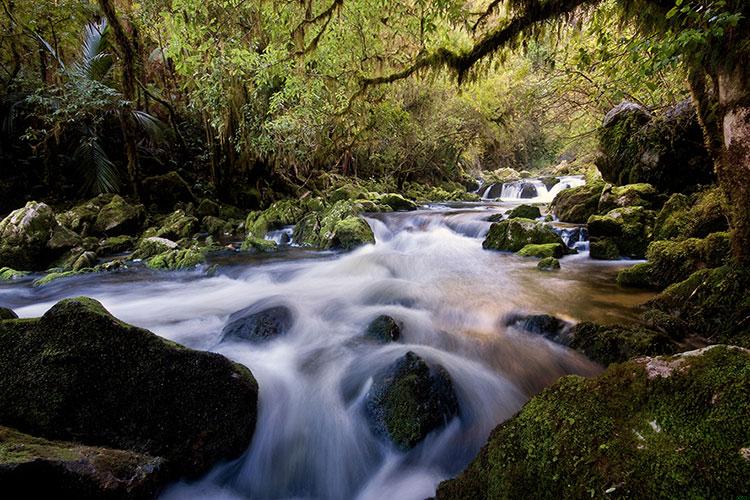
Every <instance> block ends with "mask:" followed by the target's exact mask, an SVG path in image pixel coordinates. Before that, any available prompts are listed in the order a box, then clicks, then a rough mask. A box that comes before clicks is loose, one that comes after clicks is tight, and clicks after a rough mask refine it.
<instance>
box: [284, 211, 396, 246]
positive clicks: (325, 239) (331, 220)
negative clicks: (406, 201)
mask: <svg viewBox="0 0 750 500" xmlns="http://www.w3.org/2000/svg"><path fill="white" fill-rule="evenodd" d="M388 210H390V207H388ZM377 211H383V207H382V206H381V205H379V204H378V203H375V202H371V201H366V200H358V201H356V202H353V201H351V200H342V201H338V202H336V203H334V204H333V205H331V206H328V207H325V208H321V209H320V210H313V211H311V212H308V213H307V215H305V216H304V217H303V218H302V219H301V220H300V221H299V222H298V223H297V225H296V226H294V241H295V242H296V243H298V244H300V245H304V246H311V247H317V248H325V249H345V250H349V249H352V248H354V247H356V246H360V245H364V244H367V243H375V236H374V234H373V233H372V229H370V226H369V225H368V224H367V222H365V221H364V220H363V219H361V218H360V214H361V213H363V212H377Z"/></svg>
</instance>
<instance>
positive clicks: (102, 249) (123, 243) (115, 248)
mask: <svg viewBox="0 0 750 500" xmlns="http://www.w3.org/2000/svg"><path fill="white" fill-rule="evenodd" d="M134 245H135V238H133V237H132V236H127V235H122V236H111V237H109V238H105V239H104V240H102V242H101V243H100V244H99V248H98V251H97V253H98V254H99V255H102V256H107V255H113V254H118V253H122V252H125V251H128V250H130V249H132V248H133V246H134Z"/></svg>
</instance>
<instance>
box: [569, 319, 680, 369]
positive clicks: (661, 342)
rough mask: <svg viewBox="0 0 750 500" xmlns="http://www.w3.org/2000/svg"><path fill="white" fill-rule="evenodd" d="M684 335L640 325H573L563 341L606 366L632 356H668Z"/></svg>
mask: <svg viewBox="0 0 750 500" xmlns="http://www.w3.org/2000/svg"><path fill="white" fill-rule="evenodd" d="M682 333H684V332H670V334H666V333H664V332H661V331H656V330H652V329H650V328H646V327H641V326H623V325H599V324H596V323H590V322H583V323H578V324H577V325H575V326H574V327H573V328H572V329H571V330H570V332H568V335H567V336H566V338H567V339H568V340H569V342H567V343H565V345H568V346H569V347H572V348H573V349H575V350H577V351H579V352H581V353H583V354H585V355H586V356H587V357H588V358H590V359H593V360H594V361H596V362H597V363H601V364H603V365H604V366H607V365H608V364H610V363H619V362H622V361H626V360H628V359H631V358H633V357H635V356H644V355H648V356H653V355H657V354H671V353H673V352H675V351H676V350H677V346H676V344H675V340H679V339H678V338H673V337H679V336H680V334H682Z"/></svg>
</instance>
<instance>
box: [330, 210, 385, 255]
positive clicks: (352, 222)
mask: <svg viewBox="0 0 750 500" xmlns="http://www.w3.org/2000/svg"><path fill="white" fill-rule="evenodd" d="M368 243H375V236H374V235H373V233H372V229H370V225H369V224H367V222H365V221H364V219H361V218H360V217H347V218H346V219H342V220H340V221H338V222H337V223H336V225H335V226H334V227H333V232H332V233H331V235H330V237H329V239H328V243H327V244H326V246H327V247H328V248H336V249H341V250H351V249H353V248H356V247H358V246H362V245H366V244H368Z"/></svg>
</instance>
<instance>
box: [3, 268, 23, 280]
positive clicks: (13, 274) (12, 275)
mask: <svg viewBox="0 0 750 500" xmlns="http://www.w3.org/2000/svg"><path fill="white" fill-rule="evenodd" d="M27 274H29V273H28V272H26V271H16V270H15V269H11V268H10V267H0V281H10V280H15V279H18V278H22V277H24V276H26V275H27Z"/></svg>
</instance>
